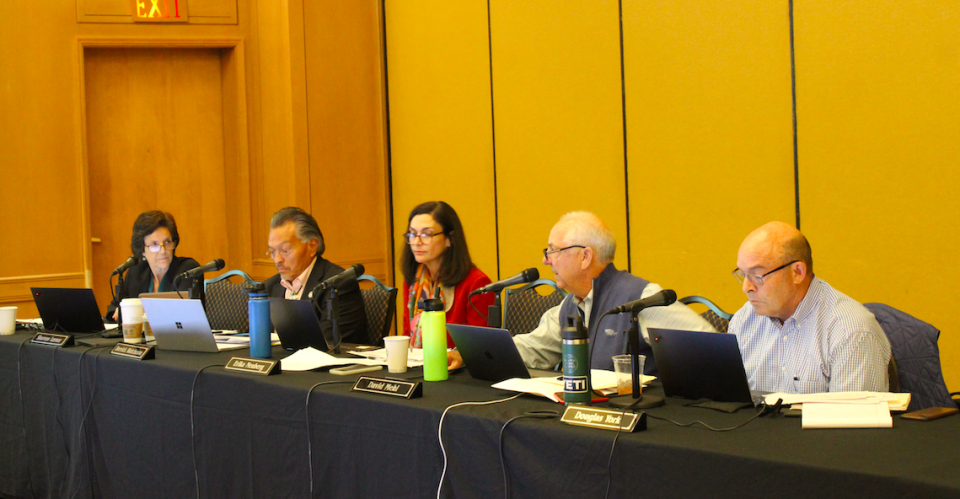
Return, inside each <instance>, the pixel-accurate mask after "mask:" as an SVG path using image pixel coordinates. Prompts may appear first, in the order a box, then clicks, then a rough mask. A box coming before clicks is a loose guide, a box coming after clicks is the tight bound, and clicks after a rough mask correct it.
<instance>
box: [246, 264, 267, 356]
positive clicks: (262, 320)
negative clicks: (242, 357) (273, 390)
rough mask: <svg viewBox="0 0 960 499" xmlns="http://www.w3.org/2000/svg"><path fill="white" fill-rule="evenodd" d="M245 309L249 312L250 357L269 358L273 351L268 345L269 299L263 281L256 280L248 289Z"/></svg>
mask: <svg viewBox="0 0 960 499" xmlns="http://www.w3.org/2000/svg"><path fill="white" fill-rule="evenodd" d="M247 310H248V312H249V314H250V357H252V358H254V359H269V358H270V357H271V355H272V353H273V352H272V350H273V349H272V347H271V346H270V300H268V299H267V290H266V288H264V287H263V283H259V282H258V283H257V284H256V285H255V286H254V287H253V289H251V290H250V301H248V302H247Z"/></svg>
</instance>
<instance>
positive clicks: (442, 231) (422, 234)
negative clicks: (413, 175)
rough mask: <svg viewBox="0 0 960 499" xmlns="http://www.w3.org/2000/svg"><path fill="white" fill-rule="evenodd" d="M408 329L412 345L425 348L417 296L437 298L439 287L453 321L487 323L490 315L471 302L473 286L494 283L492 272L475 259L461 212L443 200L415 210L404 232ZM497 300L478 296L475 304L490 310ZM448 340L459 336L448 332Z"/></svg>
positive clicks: (405, 331) (405, 323)
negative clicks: (451, 336) (464, 229)
mask: <svg viewBox="0 0 960 499" xmlns="http://www.w3.org/2000/svg"><path fill="white" fill-rule="evenodd" d="M403 238H404V242H405V243H406V244H405V245H404V247H403V255H402V256H401V257H400V258H401V261H400V268H401V270H402V271H403V312H402V313H403V319H404V320H403V334H408V335H410V345H412V346H413V347H414V348H421V346H422V341H421V336H420V327H419V323H420V313H421V312H422V311H421V310H419V309H418V308H417V302H418V301H420V300H423V299H425V298H432V297H433V295H434V291H435V290H436V288H437V287H439V288H440V297H441V299H443V302H444V305H445V310H446V313H447V323H450V324H470V325H474V326H485V325H487V320H486V319H485V318H484V317H483V316H481V315H480V314H478V313H477V311H476V310H474V308H473V307H471V306H470V302H469V301H468V300H469V295H470V292H471V291H473V290H475V289H477V288H480V287H483V286H485V285H487V284H490V278H489V277H487V276H486V274H484V273H483V272H481V271H480V269H478V268H477V267H476V266H475V265H474V264H473V260H471V259H470V251H469V250H468V249H467V238H466V237H465V236H464V234H463V226H462V225H460V217H458V216H457V212H456V211H454V210H453V208H452V207H450V205H448V204H447V203H444V202H443V201H430V202H427V203H423V204H421V205H419V206H417V207H416V208H414V209H413V211H411V212H410V217H409V218H408V219H407V232H406V234H404V235H403ZM492 304H493V295H492V294H490V293H484V294H481V295H477V296H474V297H473V305H474V306H475V307H476V308H477V309H478V310H480V311H482V312H484V313H486V311H487V307H489V306H490V305H492ZM447 346H448V347H451V348H452V347H453V346H454V344H453V340H452V339H451V338H450V335H449V334H448V335H447Z"/></svg>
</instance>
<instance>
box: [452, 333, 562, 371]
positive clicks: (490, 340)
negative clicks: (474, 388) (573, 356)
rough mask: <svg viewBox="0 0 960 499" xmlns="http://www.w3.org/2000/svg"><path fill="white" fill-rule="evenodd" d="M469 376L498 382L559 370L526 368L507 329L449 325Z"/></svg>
mask: <svg viewBox="0 0 960 499" xmlns="http://www.w3.org/2000/svg"><path fill="white" fill-rule="evenodd" d="M447 331H448V332H449V333H450V337H451V338H453V342H454V343H455V344H456V345H457V350H458V351H459V352H460V356H461V357H463V363H464V365H466V366H467V371H469V372H470V376H473V377H474V378H476V379H482V380H486V381H493V382H499V381H503V380H505V379H510V378H534V377H541V376H553V377H556V376H558V373H557V372H556V371H541V370H537V369H530V370H528V369H527V366H525V365H524V364H523V357H521V356H520V351H519V350H517V344H516V343H514V342H513V336H511V335H510V331H507V330H506V329H496V328H490V327H479V326H465V325H462V324H447Z"/></svg>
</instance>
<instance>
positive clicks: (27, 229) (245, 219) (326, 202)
mask: <svg viewBox="0 0 960 499" xmlns="http://www.w3.org/2000/svg"><path fill="white" fill-rule="evenodd" d="M351 5H352V8H343V7H342V6H341V4H340V2H327V3H325V4H315V3H310V7H309V8H308V9H305V8H304V3H303V2H258V1H254V0H240V1H237V2H224V1H222V0H209V1H203V0H197V1H192V2H190V6H191V19H190V23H189V24H180V25H178V24H166V25H160V26H156V25H144V24H133V23H131V22H129V21H130V20H129V18H128V17H125V14H124V13H126V12H129V11H130V9H131V8H132V2H128V1H126V0H100V1H97V2H91V1H89V0H87V1H84V0H78V3H77V4H73V5H71V4H70V3H63V2H60V1H54V0H38V1H34V2H3V3H2V4H0V71H2V78H3V81H4V82H5V83H4V85H2V86H0V107H2V108H3V109H4V113H0V131H2V132H3V133H4V135H5V137H8V138H10V140H11V142H10V143H9V144H8V146H5V147H4V148H2V150H0V167H2V170H0V171H2V173H3V175H4V182H2V183H0V196H2V199H4V200H5V202H6V204H5V207H4V209H3V210H0V236H2V237H3V238H4V239H5V240H7V241H11V242H13V244H10V245H9V246H7V249H5V250H3V252H2V255H3V258H0V303H3V304H16V305H18V306H20V307H21V310H20V313H19V316H20V317H35V316H36V309H35V308H34V307H33V304H32V300H31V299H30V296H29V288H30V287H31V286H62V287H84V286H90V285H91V284H92V283H98V284H99V283H100V282H101V281H102V282H104V283H105V282H106V276H101V275H93V272H92V258H91V247H90V244H91V242H90V237H91V235H96V236H99V235H100V234H91V228H90V224H91V221H90V220H89V217H90V215H89V199H90V198H97V199H105V198H107V197H111V196H112V195H113V194H114V193H115V190H116V189H122V188H125V187H123V186H119V185H115V184H120V183H123V182H122V181H118V182H114V183H112V184H111V183H105V182H104V181H103V179H99V180H96V179H88V177H87V176H88V173H87V172H88V169H87V165H88V163H89V161H90V159H91V158H89V157H88V155H87V153H88V144H87V136H86V132H87V122H86V120H85V114H84V113H85V110H86V104H85V102H84V99H85V98H86V97H87V96H88V95H89V94H88V92H87V89H86V88H85V87H84V82H83V74H84V70H85V69H87V65H86V63H85V56H86V55H89V54H94V53H104V52H108V51H110V50H114V49H116V50H126V49H128V48H131V47H133V48H138V49H153V48H188V47H207V48H212V49H213V50H214V53H213V56H214V57H219V63H218V66H219V69H217V68H216V67H214V68H213V69H214V71H217V70H219V75H215V76H219V78H220V81H219V82H217V83H216V85H215V88H214V90H216V88H219V92H220V95H219V96H218V97H219V98H220V99H221V100H222V102H223V105H222V108H221V110H220V111H219V112H220V113H221V114H222V116H221V117H220V118H221V121H222V134H223V138H219V139H217V141H219V142H221V143H222V145H221V146H220V148H219V150H218V151H217V153H218V154H220V155H222V159H221V160H220V161H219V165H218V166H216V167H203V168H198V167H197V166H196V164H195V163H191V162H190V161H188V160H183V161H181V159H183V158H180V153H183V152H184V151H174V153H171V154H164V155H160V156H156V155H154V156H150V158H149V159H151V160H152V159H156V160H157V161H159V162H160V163H170V162H174V163H176V164H169V165H165V164H159V165H157V166H158V167H159V168H161V169H164V168H166V170H167V171H180V170H184V169H186V170H185V172H186V173H185V174H184V175H177V177H180V176H184V177H186V178H182V179H177V178H172V177H164V179H163V181H162V182H157V181H156V179H155V178H153V177H152V176H150V175H149V174H148V173H146V172H143V171H141V170H140V169H138V168H136V167H135V165H123V164H120V165H116V164H115V165H112V166H115V167H117V168H119V169H120V172H121V173H117V172H113V173H112V174H111V176H114V175H115V177H114V180H119V179H120V177H121V176H123V177H124V178H126V177H125V176H126V175H127V174H128V173H130V174H131V175H130V176H129V177H130V178H129V179H128V180H130V182H136V181H138V180H139V181H142V182H145V183H151V182H152V184H151V186H152V187H155V188H156V189H163V190H169V189H182V190H184V191H186V190H190V189H193V190H200V191H203V192H205V193H206V192H207V191H204V189H207V190H209V192H210V193H219V194H216V195H215V196H213V197H209V196H207V197H209V199H210V200H212V201H214V202H215V204H216V206H209V207H205V206H200V205H194V204H191V203H190V202H186V201H176V202H170V203H166V204H165V203H164V202H162V201H161V200H160V198H161V197H162V196H157V203H156V204H158V205H161V206H150V208H154V207H156V208H164V209H169V210H170V211H174V212H175V214H176V212H177V211H178V210H180V211H189V212H190V216H187V217H183V216H180V217H178V221H179V222H180V232H181V235H183V236H184V241H183V243H182V244H184V245H185V246H183V247H189V246H190V244H192V243H191V242H190V241H189V240H191V239H193V240H195V241H194V243H199V242H200V241H203V244H202V246H203V247H209V248H211V249H208V250H202V249H197V250H195V251H192V252H190V254H189V256H193V257H194V258H196V259H197V260H199V261H201V262H206V261H209V260H212V259H214V258H224V259H225V260H227V268H228V269H242V270H245V271H247V272H248V273H251V274H252V275H253V276H254V277H255V278H258V279H264V278H266V277H269V276H270V275H272V274H274V273H275V269H274V267H273V265H272V263H270V262H269V261H268V260H266V259H265V257H261V255H262V254H263V252H264V251H265V250H266V239H267V232H268V227H267V224H268V221H269V217H270V215H271V214H272V213H273V212H274V211H276V210H277V209H279V208H281V207H283V206H289V205H298V206H301V207H304V208H306V209H308V210H312V211H313V212H314V214H315V216H316V217H317V219H318V221H319V222H320V224H321V227H322V228H323V229H324V233H325V235H326V239H327V247H328V248H329V251H328V253H327V256H328V257H330V258H331V259H333V260H334V261H336V262H338V263H341V264H343V265H349V264H352V263H356V262H364V263H365V264H367V265H368V267H369V269H370V273H373V274H375V275H377V276H378V277H380V278H381V279H383V280H385V281H387V282H391V280H392V266H391V265H389V264H388V262H392V251H391V248H390V244H389V243H388V239H389V235H388V234H389V227H390V222H389V201H388V200H389V188H388V186H389V175H388V171H387V164H386V150H387V149H386V135H385V133H384V129H385V105H386V104H385V99H384V95H383V94H384V86H383V74H382V70H381V68H382V61H383V57H382V55H381V45H382V44H381V38H382V34H381V22H380V17H379V16H380V8H379V6H380V4H379V2H376V1H370V2H366V3H363V4H362V5H361V4H360V3H351ZM194 14H195V15H194ZM331 17H335V18H336V19H337V20H338V22H339V23H338V24H337V25H338V26H341V35H350V36H340V37H335V35H332V34H330V35H327V38H325V39H322V40H319V41H318V40H315V39H312V38H310V39H307V42H308V43H305V35H304V33H305V31H312V30H315V29H319V28H322V24H323V23H324V22H327V21H326V20H327V19H329V18H331ZM334 40H335V41H336V43H332V42H333V41H334ZM343 49H347V50H349V53H350V57H348V58H345V57H342V56H341V54H340V53H339V52H338V50H343ZM91 51H92V52H91ZM170 53H172V54H173V55H174V57H175V56H176V54H177V51H176V50H171V51H170ZM205 53H207V54H209V53H210V52H205ZM308 57H309V58H310V61H309V63H308V61H307V58H308ZM308 65H309V66H310V67H319V68H322V70H321V71H320V72H319V73H315V74H314V75H313V76H312V78H311V79H310V80H309V81H308V77H307V71H306V67H307V66H308ZM208 67H209V66H208ZM186 71H189V72H191V75H190V76H194V77H196V76H197V75H198V74H199V73H196V74H194V73H195V72H193V71H190V70H189V68H188V69H187V70H186ZM334 75H335V76H334ZM347 87H349V88H348V91H347V92H345V91H344V88H347ZM107 95H108V94H107ZM108 98H109V97H108ZM174 98H175V97H174ZM308 102H310V103H311V106H310V107H309V108H308V105H307V103H308ZM105 104H107V105H109V104H110V103H109V102H106V103H105ZM143 114H144V115H143V116H142V120H143V124H144V125H145V126H146V124H148V123H152V122H155V121H156V120H157V119H160V118H162V113H152V112H145V113H143ZM338 116H339V117H341V120H342V122H341V125H343V123H349V125H348V126H328V123H329V120H330V119H331V118H333V117H338ZM99 124H101V123H98V125H99ZM104 130H105V131H106V132H105V133H107V134H110V133H111V130H110V129H109V125H107V126H106V128H104ZM185 131H186V129H185V128H184V127H182V126H180V127H177V130H176V133H185ZM123 133H127V132H123ZM337 147H341V149H342V150H341V151H339V152H338V151H336V150H335V149H336V148H337ZM168 152H169V151H168ZM187 152H189V151H187ZM94 160H96V158H94ZM147 162H148V163H149V161H147ZM191 165H192V166H191ZM131 179H132V180H131ZM130 182H127V184H129V183H130ZM207 185H209V187H206V186H207ZM348 186H359V188H357V189H355V190H352V191H351V190H349V189H348V188H347V187H348ZM151 192H152V190H151ZM207 197H204V199H206V198H207ZM150 199H153V198H152V197H151V196H145V197H143V198H142V199H141V201H144V202H146V201H149V200H150ZM13 200H20V201H13ZM148 204H149V203H148ZM138 209H140V208H138ZM143 209H146V208H143ZM217 213H219V214H220V215H217ZM128 218H129V217H128ZM184 218H188V219H190V220H191V222H190V224H189V225H190V226H189V227H185V226H184V222H183V219H184ZM132 222H133V219H132V218H130V220H128V221H125V222H123V223H120V224H119V225H121V226H122V229H120V230H119V232H121V233H120V234H111V237H113V238H116V239H119V240H129V230H130V225H132ZM348 227H352V228H354V229H350V228H348ZM351 230H352V232H351ZM114 231H115V232H116V231H117V229H114ZM360 232H363V234H364V235H363V236H361V237H356V235H357V234H358V233H360ZM367 232H369V233H372V235H369V236H367V235H366V234H367ZM119 263H120V262H119V261H118V262H116V264H119ZM100 305H101V308H105V306H106V304H105V303H101V304H100Z"/></svg>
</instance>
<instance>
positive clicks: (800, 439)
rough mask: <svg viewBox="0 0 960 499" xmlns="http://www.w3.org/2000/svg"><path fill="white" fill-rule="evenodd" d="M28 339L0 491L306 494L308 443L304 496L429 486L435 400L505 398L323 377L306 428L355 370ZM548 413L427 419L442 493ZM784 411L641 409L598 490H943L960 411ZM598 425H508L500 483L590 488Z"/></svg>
mask: <svg viewBox="0 0 960 499" xmlns="http://www.w3.org/2000/svg"><path fill="white" fill-rule="evenodd" d="M27 339H29V336H27V335H26V334H17V335H13V336H4V337H2V338H0V496H3V497H38V498H39V497H71V498H72V497H78V498H89V497H104V498H131V497H138V498H141V497H144V498H147V497H163V498H170V497H177V498H181V497H197V495H198V494H197V484H198V483H199V488H200V491H199V496H200V497H230V498H244V497H249V498H263V497H294V498H305V497H311V492H310V491H311V479H310V475H311V466H310V459H309V457H308V442H312V451H313V489H314V490H313V497H399V498H404V497H409V498H423V497H435V496H436V494H437V490H436V488H437V485H438V483H439V481H440V477H441V474H442V473H443V466H444V461H443V455H442V454H441V450H440V446H439V445H438V440H437V431H438V423H439V421H440V416H441V414H442V413H443V411H444V409H445V408H447V407H448V406H450V405H451V404H455V403H458V402H463V401H489V400H495V399H503V398H507V397H510V396H511V395H512V394H511V393H509V392H504V391H500V390H495V389H492V388H490V387H489V383H486V382H481V381H477V380H474V379H472V378H470V376H469V374H467V373H465V372H461V373H455V374H453V375H452V376H451V379H450V380H449V381H446V382H440V383H424V395H423V398H420V399H413V400H406V399H392V398H389V397H384V396H378V395H373V394H363V393H352V392H350V387H351V386H352V383H350V384H327V385H321V386H316V387H315V388H314V389H313V390H312V392H311V396H310V405H309V421H310V427H309V429H308V427H307V406H306V399H307V394H308V392H309V391H310V389H311V387H314V385H316V384H317V383H320V382H325V381H351V382H352V381H353V380H355V379H356V376H346V377H344V376H334V375H331V374H329V373H319V372H306V373H298V372H284V373H282V374H280V375H277V376H269V377H263V376H254V375H244V374H237V373H231V372H227V371H225V370H224V369H223V368H222V366H223V364H225V363H226V361H227V360H228V359H229V358H230V357H231V356H245V355H247V352H246V351H245V350H240V351H235V352H225V353H220V354H205V353H188V352H165V351H158V352H157V358H156V359H155V360H150V361H135V360H130V359H125V358H119V357H115V356H112V355H110V354H109V350H108V349H89V348H87V347H83V346H78V347H70V348H62V349H57V348H51V347H43V346H36V345H30V344H23V342H24V341H25V340H27ZM274 353H275V357H276V358H279V357H282V356H285V355H286V352H283V351H281V350H280V349H276V350H274ZM206 366H214V367H207V368H206V369H204V368H205V367H206ZM201 369H203V370H202V372H201ZM198 372H199V375H198ZM374 374H377V373H374ZM413 374H415V373H411V375H413ZM194 385H195V390H193V388H194ZM192 392H193V397H194V400H193V416H192V418H191V393H192ZM21 393H22V398H21ZM91 398H92V403H91ZM21 399H22V404H21ZM682 403H683V401H678V400H668V401H667V406H666V407H662V408H657V409H653V410H650V411H648V414H649V415H651V416H656V417H661V418H669V419H673V420H676V421H680V422H684V423H686V422H690V421H695V420H702V421H704V422H707V423H709V424H710V425H712V426H715V427H730V426H735V425H737V424H739V423H741V422H743V421H745V420H746V419H748V418H749V417H750V416H751V415H752V409H751V410H741V411H739V412H738V413H736V414H725V413H719V412H716V411H712V410H708V409H695V408H689V407H683V406H682ZM88 409H89V410H88ZM562 409H563V407H562V406H561V405H558V404H553V403H551V402H549V401H547V400H545V399H542V398H538V397H533V396H529V395H524V396H521V397H520V398H518V399H516V400H512V401H508V402H504V403H501V404H495V405H487V406H465V407H457V408H453V409H451V410H450V411H449V413H448V415H447V417H446V418H445V419H444V423H443V442H444V447H445V449H446V453H447V460H448V461H447V468H446V472H445V475H444V476H445V479H444V482H443V493H442V496H443V497H457V498H473V497H477V498H488V497H502V496H503V495H504V485H503V472H502V471H501V464H500V451H499V447H498V441H499V440H498V439H499V434H500V431H501V428H502V427H503V425H504V423H505V422H506V421H507V420H509V419H510V418H513V417H515V416H518V415H523V414H524V413H527V412H529V411H542V410H557V411H561V410H562ZM87 410H88V412H87V414H86V416H85V417H84V412H85V411H87ZM800 424H801V421H800V419H799V418H785V417H782V416H781V417H765V418H761V419H757V420H755V421H753V422H751V423H750V424H748V425H746V426H744V427H743V428H740V429H737V430H735V431H730V432H722V433H715V432H712V431H709V430H707V429H705V428H703V427H701V426H694V427H690V428H681V427H678V426H675V425H673V424H671V423H668V422H665V421H661V420H658V419H650V420H649V429H648V430H647V431H644V432H637V433H633V434H621V435H620V437H619V439H618V441H617V443H616V448H615V450H614V453H613V461H612V465H611V471H610V472H611V475H610V476H611V484H612V486H611V491H610V497H762V496H767V495H770V494H775V495H777V496H780V497H810V496H814V495H818V494H822V495H827V496H831V497H835V496H865V497H898V498H899V497H905V496H906V497H924V498H929V497H957V496H958V493H960V450H957V446H956V445H955V443H954V437H955V436H956V435H957V434H958V430H960V417H949V418H945V419H941V420H937V421H933V422H928V423H922V422H913V421H905V420H900V419H899V418H898V417H896V416H895V417H894V428H893V429H873V430H802V429H801V428H800ZM308 433H309V438H308ZM614 436H615V433H613V432H606V431H599V430H593V429H586V428H579V427H571V426H568V425H564V424H562V423H560V422H559V421H558V420H555V419H554V420H542V419H536V420H535V419H521V420H517V421H515V422H513V423H511V424H510V426H509V427H508V428H507V430H506V431H505V432H504V437H503V443H504V458H505V463H506V467H507V471H508V475H509V491H510V494H511V496H512V497H515V498H524V497H527V498H532V497H577V498H579V497H603V495H604V493H605V491H606V487H607V477H608V471H607V462H608V458H609V456H610V450H611V445H612V444H613V441H614ZM195 463H196V466H195ZM195 469H196V472H195Z"/></svg>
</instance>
